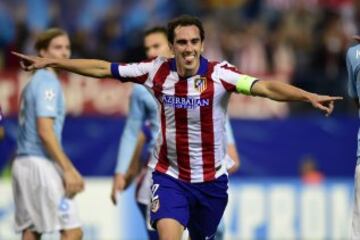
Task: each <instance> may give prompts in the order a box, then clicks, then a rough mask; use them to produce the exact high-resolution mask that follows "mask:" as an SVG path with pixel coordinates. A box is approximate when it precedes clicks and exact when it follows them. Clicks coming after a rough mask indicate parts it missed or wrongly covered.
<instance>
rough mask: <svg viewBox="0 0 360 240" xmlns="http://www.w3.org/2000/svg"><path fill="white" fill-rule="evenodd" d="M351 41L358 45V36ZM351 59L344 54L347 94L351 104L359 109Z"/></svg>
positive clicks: (348, 54) (359, 104) (359, 42)
mask: <svg viewBox="0 0 360 240" xmlns="http://www.w3.org/2000/svg"><path fill="white" fill-rule="evenodd" d="M353 39H354V40H355V41H357V43H358V44H360V36H354V37H353ZM351 58H352V56H350V53H349V52H348V53H347V54H346V67H347V72H348V94H349V96H350V97H351V98H352V99H353V102H354V103H355V106H356V107H357V108H358V109H360V103H359V97H358V93H357V88H356V83H355V82H356V76H354V69H353V66H352V64H351Z"/></svg>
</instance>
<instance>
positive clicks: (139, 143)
mask: <svg viewBox="0 0 360 240" xmlns="http://www.w3.org/2000/svg"><path fill="white" fill-rule="evenodd" d="M166 34H167V33H166V29H165V28H162V27H154V28H151V29H149V30H148V31H146V32H145V36H144V47H145V50H146V55H147V57H148V58H154V57H157V56H164V57H171V55H172V53H171V50H170V48H169V44H168V40H167V35H166ZM157 109H158V106H157V102H156V100H155V99H154V98H153V96H152V95H151V94H150V93H149V91H148V90H147V89H146V88H145V87H143V86H141V85H134V88H133V92H132V94H131V97H130V106H129V114H128V118H127V121H126V125H125V128H124V131H123V134H122V136H121V140H120V146H119V153H118V159H117V166H116V169H115V176H114V180H113V187H112V192H111V199H112V201H113V203H114V204H116V194H117V192H119V191H123V190H124V189H126V188H127V187H128V186H129V185H130V184H131V182H132V181H133V180H134V179H135V177H137V178H138V182H137V188H136V189H137V191H136V201H137V203H138V206H139V208H140V211H141V213H142V215H143V217H144V219H145V221H146V222H147V223H149V220H148V214H149V213H148V206H149V204H150V200H151V184H152V180H151V171H150V170H148V168H147V167H146V162H143V164H141V166H140V164H139V163H140V162H141V160H140V159H139V158H140V155H141V151H142V148H143V146H144V145H145V143H147V148H148V149H147V151H148V153H149V154H148V155H149V156H150V154H151V153H152V151H153V148H154V146H155V140H156V138H157V134H158V132H159V124H160V120H159V116H158V110H157ZM226 135H227V143H228V149H227V151H228V156H227V158H226V161H227V162H226V164H227V166H228V171H229V173H233V172H235V171H236V170H237V169H238V168H239V165H240V163H239V157H238V154H237V151H236V148H235V145H234V137H233V133H232V129H231V126H230V122H229V120H227V122H226ZM147 229H148V237H149V238H150V239H151V240H153V239H158V234H157V232H156V231H153V230H149V229H150V227H147ZM220 229H221V231H220V232H219V236H222V235H223V226H222V228H220ZM219 239H220V238H219Z"/></svg>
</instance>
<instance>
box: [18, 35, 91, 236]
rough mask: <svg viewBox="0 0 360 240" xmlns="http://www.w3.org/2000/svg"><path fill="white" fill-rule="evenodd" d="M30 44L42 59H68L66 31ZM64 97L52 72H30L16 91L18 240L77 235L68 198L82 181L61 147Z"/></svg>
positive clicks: (73, 208)
mask: <svg viewBox="0 0 360 240" xmlns="http://www.w3.org/2000/svg"><path fill="white" fill-rule="evenodd" d="M35 48H36V50H37V51H38V54H39V56H41V57H51V58H58V59H60V58H69V57H70V42H69V38H68V35H67V33H66V32H64V31H63V30H61V29H57V28H53V29H49V30H47V31H45V32H43V33H41V34H40V35H39V37H38V39H37V41H36V44H35ZM64 118H65V99H64V95H63V91H62V88H61V84H60V81H59V79H58V76H57V72H56V71H55V70H54V69H52V68H51V67H48V68H46V69H41V70H37V71H36V72H34V74H33V76H32V78H31V80H30V81H29V83H28V84H27V85H26V86H25V88H24V90H23V92H22V95H21V109H20V113H19V132H18V137H17V151H16V158H15V160H14V162H13V165H12V176H13V193H14V199H15V228H16V231H18V232H22V239H25V240H33V239H40V238H41V234H42V233H49V232H54V231H60V234H61V239H64V240H65V239H66V240H67V239H82V230H81V224H80V221H79V218H78V214H77V208H76V206H75V203H74V200H73V197H74V196H75V195H76V194H77V193H79V192H80V191H82V190H83V188H84V181H83V179H82V177H81V175H80V174H79V173H78V171H77V170H76V169H75V167H74V166H73V164H72V163H71V161H70V160H69V158H68V157H67V156H66V154H65V153H64V151H63V149H62V146H61V132H62V128H63V124H64Z"/></svg>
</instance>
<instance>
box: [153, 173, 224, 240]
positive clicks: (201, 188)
mask: <svg viewBox="0 0 360 240" xmlns="http://www.w3.org/2000/svg"><path fill="white" fill-rule="evenodd" d="M227 189H228V177H227V175H225V174H224V175H222V176H220V177H219V178H217V179H216V180H214V181H210V182H204V183H187V182H183V181H181V180H178V179H175V178H173V177H171V176H169V175H166V174H163V173H159V172H157V171H155V172H153V185H152V188H151V191H152V199H151V215H150V217H151V224H152V226H153V227H156V222H157V221H158V220H160V219H162V218H171V219H175V220H177V221H178V222H179V223H180V224H181V225H183V226H184V227H186V228H188V230H189V233H190V237H191V239H193V240H198V239H209V240H210V239H214V237H215V234H216V230H217V227H218V224H219V222H220V220H221V218H222V215H223V213H224V210H225V207H226V204H227V201H228V195H227Z"/></svg>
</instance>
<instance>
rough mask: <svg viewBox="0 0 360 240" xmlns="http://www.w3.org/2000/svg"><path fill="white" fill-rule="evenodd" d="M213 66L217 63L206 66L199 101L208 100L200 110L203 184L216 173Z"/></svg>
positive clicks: (213, 177)
mask: <svg viewBox="0 0 360 240" xmlns="http://www.w3.org/2000/svg"><path fill="white" fill-rule="evenodd" d="M215 64H217V63H216V62H210V63H209V65H208V71H207V74H206V81H207V88H206V90H205V91H204V92H203V93H201V96H200V97H201V99H209V105H208V106H202V107H201V109H200V121H201V142H202V158H203V179H204V181H205V182H206V181H211V180H213V179H215V173H216V171H215V148H214V141H215V139H214V122H213V102H214V81H213V79H212V78H211V74H212V72H213V71H214V66H215Z"/></svg>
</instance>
